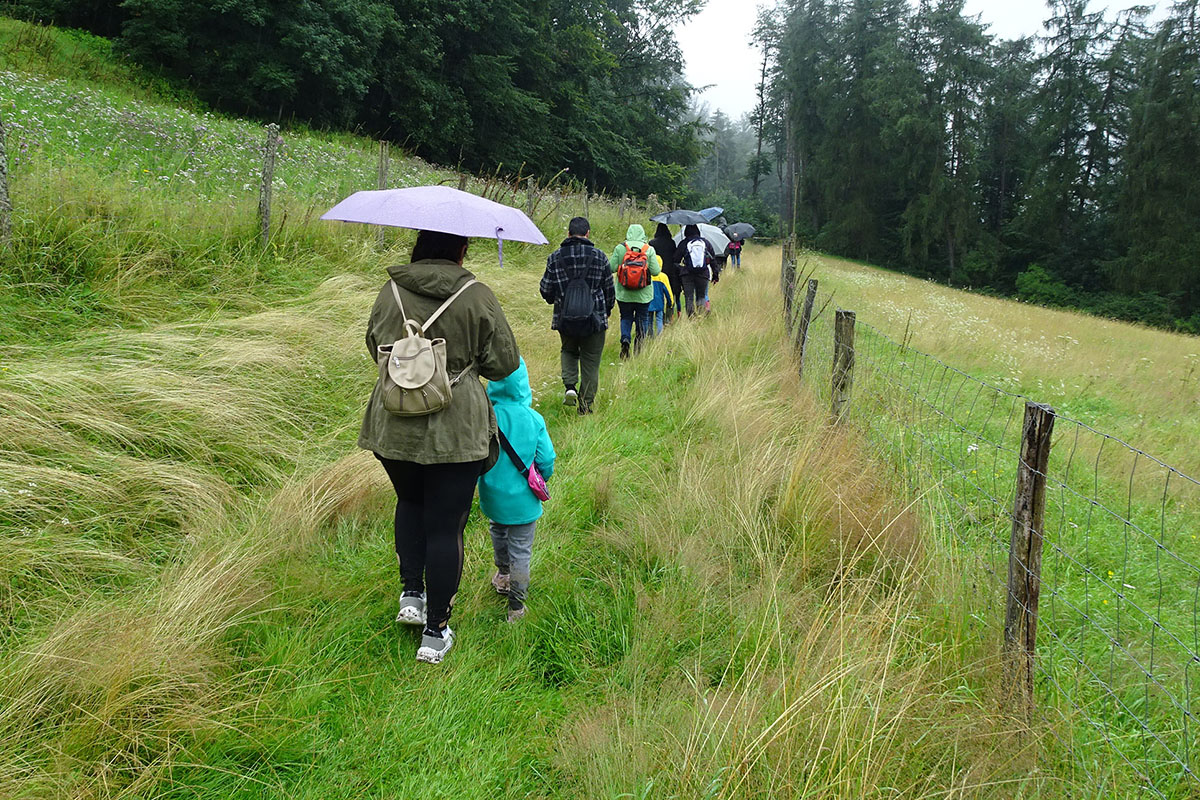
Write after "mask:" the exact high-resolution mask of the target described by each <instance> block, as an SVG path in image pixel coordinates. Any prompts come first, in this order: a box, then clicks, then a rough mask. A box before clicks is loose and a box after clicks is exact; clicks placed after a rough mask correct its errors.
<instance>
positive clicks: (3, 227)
mask: <svg viewBox="0 0 1200 800" xmlns="http://www.w3.org/2000/svg"><path fill="white" fill-rule="evenodd" d="M6 136H7V134H6V133H5V131H4V116H3V115H2V114H0V250H2V249H4V248H6V247H8V242H9V239H10V238H11V237H12V202H11V201H10V200H9V199H8V147H7V145H6V144H5V137H6Z"/></svg>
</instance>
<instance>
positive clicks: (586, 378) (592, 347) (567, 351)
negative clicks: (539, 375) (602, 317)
mask: <svg viewBox="0 0 1200 800" xmlns="http://www.w3.org/2000/svg"><path fill="white" fill-rule="evenodd" d="M558 337H559V338H560V339H561V340H562V354H561V360H562V380H563V386H578V387H579V399H580V400H582V401H583V403H584V404H585V405H589V406H590V405H591V404H592V402H593V401H594V400H595V399H596V390H597V389H598V388H599V387H600V358H601V357H602V356H603V354H604V329H603V328H602V329H600V330H598V331H596V332H595V333H593V334H591V335H590V336H568V335H567V334H565V333H563V332H562V331H559V332H558Z"/></svg>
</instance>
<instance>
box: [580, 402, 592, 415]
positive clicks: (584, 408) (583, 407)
mask: <svg viewBox="0 0 1200 800" xmlns="http://www.w3.org/2000/svg"><path fill="white" fill-rule="evenodd" d="M590 413H592V407H591V406H590V405H588V404H587V403H585V402H583V401H582V400H580V401H579V416H581V417H582V416H583V415H584V414H590Z"/></svg>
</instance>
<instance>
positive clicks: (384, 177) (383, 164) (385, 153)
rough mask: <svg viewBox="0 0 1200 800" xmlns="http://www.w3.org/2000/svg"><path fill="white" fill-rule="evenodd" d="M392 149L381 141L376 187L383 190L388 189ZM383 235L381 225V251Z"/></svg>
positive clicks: (377, 240)
mask: <svg viewBox="0 0 1200 800" xmlns="http://www.w3.org/2000/svg"><path fill="white" fill-rule="evenodd" d="M390 149H391V146H390V145H389V144H388V143H387V142H386V141H383V140H380V142H379V175H378V176H377V177H378V181H377V183H376V185H377V186H378V187H379V189H381V190H382V189H386V188H387V184H388V167H389V166H390V164H391V154H390V152H389V151H390ZM383 235H384V227H383V226H382V225H380V226H379V230H378V231H377V232H376V233H375V243H376V245H377V246H378V247H379V249H380V250H382V249H383V245H384V237H383Z"/></svg>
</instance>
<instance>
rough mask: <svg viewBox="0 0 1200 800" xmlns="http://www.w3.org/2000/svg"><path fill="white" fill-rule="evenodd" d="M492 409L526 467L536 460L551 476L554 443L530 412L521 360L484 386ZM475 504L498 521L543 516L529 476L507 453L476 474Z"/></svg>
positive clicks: (545, 475)
mask: <svg viewBox="0 0 1200 800" xmlns="http://www.w3.org/2000/svg"><path fill="white" fill-rule="evenodd" d="M487 394H488V397H489V398H491V401H492V406H493V407H494V408H495V409H496V422H497V423H498V424H499V426H500V430H501V431H503V432H504V436H505V438H507V439H508V441H509V442H510V443H511V444H512V446H513V449H514V450H516V451H517V455H518V456H519V457H520V459H521V461H523V462H524V463H525V466H526V467H528V466H529V465H530V464H531V463H533V464H536V465H537V468H538V472H540V473H542V477H543V478H546V479H547V480H548V479H549V478H550V476H551V475H552V474H554V444H553V443H552V442H551V441H550V432H549V431H548V430H546V420H544V419H542V415H541V414H539V413H538V412H536V411H534V410H533V408H532V405H533V392H532V391H531V390H530V389H529V370H528V369H527V368H526V367H525V359H521V363H520V366H518V367H517V368H516V370H515V371H514V372H513V373H512V374H511V375H509V376H508V377H507V378H503V379H501V380H498V381H491V382H490V383H488V385H487ZM479 507H480V509H482V510H483V513H484V514H486V515H487V517H488V519H490V520H492V521H493V522H498V523H500V524H501V525H527V524H529V523H530V522H533V521H535V520H537V519H538V518H539V517H540V516H542V501H540V500H538V499H537V498H536V497H534V495H533V492H532V491H531V490H530V488H529V479H528V478H526V477H525V476H524V475H522V474H521V473H520V472H518V471H517V468H516V466H515V465H514V464H513V462H512V459H511V458H509V457H508V453H506V452H504V451H503V450H501V451H500V458H499V459H498V460H497V461H496V465H495V466H493V467H492V468H491V469H490V470H488V471H487V472H485V473H484V474H483V475H482V476H480V478H479Z"/></svg>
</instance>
